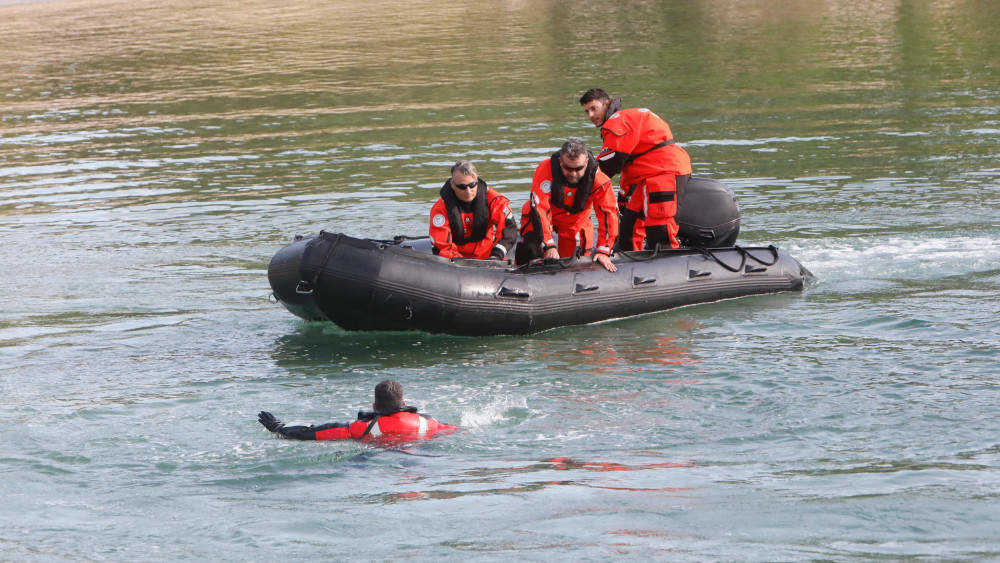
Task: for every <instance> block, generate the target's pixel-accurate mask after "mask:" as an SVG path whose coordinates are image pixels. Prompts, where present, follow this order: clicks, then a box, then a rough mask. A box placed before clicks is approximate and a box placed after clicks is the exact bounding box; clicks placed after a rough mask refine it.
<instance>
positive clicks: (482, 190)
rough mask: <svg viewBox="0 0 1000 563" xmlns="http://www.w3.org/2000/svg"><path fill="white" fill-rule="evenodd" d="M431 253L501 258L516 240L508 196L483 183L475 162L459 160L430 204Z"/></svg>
mask: <svg viewBox="0 0 1000 563" xmlns="http://www.w3.org/2000/svg"><path fill="white" fill-rule="evenodd" d="M430 235H431V240H432V241H433V242H434V253H435V254H438V255H440V256H444V257H445V258H475V259H476V260H486V259H495V260H503V259H504V258H506V256H507V252H508V251H510V249H511V248H512V247H513V246H514V242H515V241H516V240H517V222H516V221H515V220H514V217H513V215H512V214H511V211H510V200H509V199H507V198H506V197H504V196H502V195H500V194H499V193H497V192H496V191H494V190H493V189H491V188H489V187H488V186H487V185H486V182H484V181H483V179H482V178H480V177H479V171H478V170H476V166H475V165H474V164H472V163H471V162H469V161H468V160H460V161H458V162H456V163H455V165H454V166H452V167H451V178H450V179H449V180H448V181H447V182H445V183H444V186H442V187H441V198H440V199H438V200H437V202H436V203H434V206H433V207H432V208H431V226H430Z"/></svg>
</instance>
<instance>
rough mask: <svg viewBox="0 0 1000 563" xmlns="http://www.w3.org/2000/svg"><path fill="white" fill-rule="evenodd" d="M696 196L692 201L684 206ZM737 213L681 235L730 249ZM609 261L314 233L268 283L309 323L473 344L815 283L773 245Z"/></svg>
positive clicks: (688, 223)
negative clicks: (517, 263)
mask: <svg viewBox="0 0 1000 563" xmlns="http://www.w3.org/2000/svg"><path fill="white" fill-rule="evenodd" d="M693 180H696V179H694V178H692V181H693ZM697 180H703V179H697ZM705 182H709V183H711V184H715V186H708V185H706V184H705ZM693 183H694V182H689V184H688V190H689V192H697V191H699V190H700V191H702V192H705V191H713V190H714V191H718V189H719V188H718V186H721V184H718V182H714V181H710V180H708V181H703V182H702V184H696V187H695V189H694V190H692V189H691V184H693ZM698 186H700V187H698ZM703 188H710V189H703ZM695 195H696V193H689V194H688V199H687V200H682V203H683V201H690V200H691V198H692V197H694V196H695ZM682 197H683V196H682ZM728 198H729V199H730V200H731V199H732V197H731V195H730V196H728ZM733 206H734V207H735V203H734V204H733ZM736 213H737V218H736V221H735V225H736V226H735V228H733V221H732V219H731V217H726V216H722V217H719V218H716V219H713V221H714V223H712V224H715V225H725V227H724V228H723V229H722V230H721V231H719V229H717V228H716V229H715V230H716V231H717V232H715V233H713V228H712V227H705V226H703V223H704V222H702V224H701V225H700V224H699V222H698V221H697V220H693V221H692V220H691V218H690V217H687V219H686V220H685V217H683V214H682V213H679V214H678V222H679V223H680V224H681V227H682V234H683V233H684V232H685V231H686V232H687V233H688V234H689V236H688V237H687V240H686V242H685V243H686V244H691V243H692V241H695V242H697V241H698V240H700V241H702V242H709V243H711V242H718V241H719V240H722V241H724V242H726V243H727V244H729V245H731V244H732V241H733V240H735V238H736V234H735V233H736V232H738V230H739V227H738V224H739V221H738V209H737V211H736ZM723 215H725V214H723ZM730 215H731V214H730ZM682 240H684V238H683V237H682ZM613 261H614V263H615V264H616V265H617V267H618V271H617V272H613V273H612V272H608V271H607V270H605V269H604V268H603V267H601V266H600V265H599V264H595V263H592V262H591V261H590V258H583V259H582V260H578V259H576V258H566V259H556V260H543V261H537V262H533V263H530V264H527V265H525V266H521V267H514V266H513V265H512V264H510V263H509V262H499V261H489V260H487V261H480V260H464V259H448V258H442V257H440V256H435V255H434V254H432V253H431V243H430V240H429V239H426V238H421V239H411V238H408V237H396V239H393V240H371V239H359V238H354V237H350V236H347V235H344V234H334V233H328V232H325V231H321V232H320V233H319V234H318V235H315V236H311V237H301V236H299V237H296V238H295V240H294V241H293V242H292V243H291V244H290V245H288V246H286V247H284V248H282V249H281V250H279V251H278V252H277V254H275V256H274V257H273V258H272V259H271V263H270V266H269V267H268V280H269V281H270V283H271V288H272V290H273V293H274V296H275V297H276V298H277V300H278V301H280V302H281V303H282V304H283V305H284V306H285V307H286V308H288V310H289V311H291V312H292V313H294V314H295V315H298V316H299V317H302V318H303V319H306V320H315V321H319V320H328V321H332V322H334V323H336V324H337V325H339V326H340V327H342V328H344V329H347V330H422V331H426V332H438V333H448V334H456V335H470V336H472V335H474V336H481V335H491V334H530V333H534V332H539V331H543V330H548V329H551V328H555V327H560V326H567V325H578V324H586V323H593V322H598V321H603V320H608V319H615V318H621V317H629V316H633V315H641V314H644V313H652V312H656V311H663V310H666V309H671V308H674V307H680V306H684V305H693V304H696V303H705V302H711V301H718V300H720V299H730V298H735V297H743V296H746V295H755V294H763V293H777V292H781V291H793V290H801V289H803V288H804V287H805V286H806V284H807V283H808V281H809V280H810V279H811V278H812V274H811V273H810V272H809V270H807V269H806V268H805V267H803V266H802V265H801V264H799V262H798V261H796V260H795V259H794V258H792V257H791V256H789V255H788V254H787V253H785V252H783V251H781V250H778V249H777V248H775V247H773V246H767V247H739V246H727V247H723V248H698V247H696V248H680V249H665V250H664V249H657V250H643V251H635V252H619V253H617V254H616V255H615V257H614V259H613Z"/></svg>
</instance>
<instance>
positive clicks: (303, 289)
mask: <svg viewBox="0 0 1000 563" xmlns="http://www.w3.org/2000/svg"><path fill="white" fill-rule="evenodd" d="M312 292H313V286H312V284H311V283H309V282H307V281H305V280H302V281H300V282H299V283H297V284H295V293H298V294H299V295H309V294H310V293H312Z"/></svg>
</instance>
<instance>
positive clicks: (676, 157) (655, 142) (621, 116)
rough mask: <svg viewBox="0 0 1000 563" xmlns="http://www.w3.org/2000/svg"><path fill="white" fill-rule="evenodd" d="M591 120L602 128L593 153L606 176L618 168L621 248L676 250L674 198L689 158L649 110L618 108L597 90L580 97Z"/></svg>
mask: <svg viewBox="0 0 1000 563" xmlns="http://www.w3.org/2000/svg"><path fill="white" fill-rule="evenodd" d="M580 105H582V106H583V110H584V112H585V113H586V114H587V117H588V118H590V121H591V123H593V124H594V125H595V126H597V127H600V128H601V138H602V139H603V140H604V147H603V148H602V149H601V153H600V154H599V155H598V156H597V161H598V163H599V164H600V166H601V171H602V172H604V173H605V174H607V175H608V176H614V175H615V174H617V173H618V172H621V179H620V180H619V184H618V185H619V192H618V204H619V205H618V207H619V209H620V211H621V225H620V230H621V236H620V237H619V239H618V247H619V249H621V250H639V249H641V248H642V247H643V246H642V241H643V238H645V239H646V243H645V247H646V248H655V247H656V245H657V244H660V243H669V244H670V246H671V247H673V248H677V247H679V246H680V243H679V242H678V240H677V229H678V227H677V221H676V220H675V219H674V215H676V213H677V197H678V193H679V192H682V191H683V189H684V185H685V184H686V183H687V181H688V179H689V178H690V177H691V157H689V156H688V153H687V151H685V150H684V149H683V148H681V146H680V145H678V144H676V143H675V142H674V136H673V133H672V132H671V131H670V125H668V124H667V122H666V121H664V120H662V119H660V117H659V116H657V115H656V114H655V113H653V112H651V111H649V110H648V109H645V108H641V109H635V108H632V109H622V108H621V98H615V99H614V100H612V99H611V97H610V96H608V93H607V92H605V91H604V90H601V89H600V88H592V89H590V90H587V91H586V92H584V94H583V96H581V97H580Z"/></svg>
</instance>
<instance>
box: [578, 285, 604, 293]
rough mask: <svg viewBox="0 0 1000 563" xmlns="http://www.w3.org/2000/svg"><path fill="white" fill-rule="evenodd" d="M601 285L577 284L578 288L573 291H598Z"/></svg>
mask: <svg viewBox="0 0 1000 563" xmlns="http://www.w3.org/2000/svg"><path fill="white" fill-rule="evenodd" d="M600 287H601V286H599V285H583V284H582V283H578V284H576V289H575V290H573V293H584V292H587V291H597V290H598V289H599V288H600Z"/></svg>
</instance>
